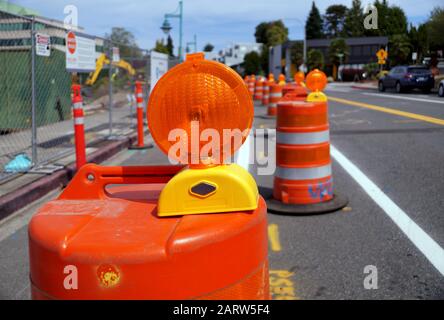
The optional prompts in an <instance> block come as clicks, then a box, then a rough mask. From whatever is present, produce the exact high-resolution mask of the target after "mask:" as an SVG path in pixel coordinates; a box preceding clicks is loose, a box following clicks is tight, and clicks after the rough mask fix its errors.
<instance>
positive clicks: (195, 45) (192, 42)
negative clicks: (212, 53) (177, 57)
mask: <svg viewBox="0 0 444 320" xmlns="http://www.w3.org/2000/svg"><path fill="white" fill-rule="evenodd" d="M190 45H193V46H194V52H197V36H196V35H194V41H190V42H187V45H186V48H187V51H188V49H189V47H188V46H190Z"/></svg>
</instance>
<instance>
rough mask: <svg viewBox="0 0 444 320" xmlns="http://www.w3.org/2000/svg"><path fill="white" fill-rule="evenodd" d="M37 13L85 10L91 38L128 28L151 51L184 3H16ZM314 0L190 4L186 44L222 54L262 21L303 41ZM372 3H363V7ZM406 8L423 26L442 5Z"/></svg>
mask: <svg viewBox="0 0 444 320" xmlns="http://www.w3.org/2000/svg"><path fill="white" fill-rule="evenodd" d="M9 2H11V3H15V4H18V5H22V6H25V7H28V8H32V9H35V10H37V11H39V12H40V14H41V15H43V16H46V17H49V18H53V19H58V20H63V18H64V14H63V9H64V7H65V6H66V5H68V4H73V5H75V6H77V7H78V10H79V24H80V25H81V26H82V27H84V28H85V29H86V31H87V32H88V33H90V34H94V35H99V36H103V35H104V34H105V33H106V32H109V30H110V29H111V27H112V26H119V27H125V28H127V29H128V30H130V31H131V32H133V33H134V35H135V36H136V38H137V42H138V44H139V46H140V47H142V48H145V49H151V48H152V47H153V45H154V42H155V40H156V39H160V38H162V37H164V35H163V32H162V31H161V30H160V26H161V24H162V22H163V15H164V14H165V13H170V12H173V11H174V10H175V9H176V8H177V5H178V0H127V1H122V0H38V1H36V0H10V1H9ZM311 2H312V1H311V0H303V1H302V0H248V1H246V0H184V12H185V14H184V39H185V40H184V42H187V41H192V40H193V35H194V34H196V35H197V42H198V49H199V50H201V49H202V47H203V46H204V44H205V43H207V42H211V43H212V44H214V45H215V46H216V49H221V48H224V47H226V46H227V45H228V44H229V43H230V42H253V41H254V28H255V26H256V25H257V24H258V23H260V22H262V21H268V20H274V19H283V20H284V22H285V24H286V25H287V27H288V28H289V31H290V38H291V39H302V37H303V23H305V20H306V17H307V15H308V12H309V10H310V7H311ZM351 2H352V0H316V4H317V6H318V7H319V9H320V10H321V13H323V12H324V10H325V8H326V7H328V6H329V5H331V4H339V3H342V4H345V5H347V6H350V4H351ZM369 2H372V1H367V0H362V3H363V4H367V3H369ZM389 3H390V4H396V5H399V6H400V7H402V8H403V9H404V11H405V12H406V14H407V17H408V18H409V21H411V22H412V23H414V24H418V23H420V22H422V21H424V20H426V19H427V17H428V15H429V13H430V11H431V10H432V8H433V7H435V6H438V5H441V6H442V0H422V1H421V4H420V5H418V1H417V0H389ZM170 22H171V23H172V25H173V30H172V36H173V40H174V44H175V50H177V46H178V21H177V19H172V20H170Z"/></svg>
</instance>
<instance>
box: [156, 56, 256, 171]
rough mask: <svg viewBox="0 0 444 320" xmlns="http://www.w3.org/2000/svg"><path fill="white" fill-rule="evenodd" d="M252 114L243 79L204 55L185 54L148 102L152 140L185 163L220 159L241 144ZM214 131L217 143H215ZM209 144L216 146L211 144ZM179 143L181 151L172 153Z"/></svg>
mask: <svg viewBox="0 0 444 320" xmlns="http://www.w3.org/2000/svg"><path fill="white" fill-rule="evenodd" d="M253 116H254V108H253V101H252V99H251V97H250V93H249V91H248V89H247V87H246V86H245V84H244V81H243V80H242V78H241V77H240V76H239V75H238V74H237V73H236V72H235V71H234V70H233V69H231V68H229V67H227V66H225V65H224V64H221V63H219V62H215V61H209V60H205V59H204V55H203V53H196V54H190V55H187V58H186V61H185V62H183V63H181V64H179V65H177V66H176V67H174V68H172V69H171V70H170V71H169V72H167V73H166V74H165V75H163V76H162V77H161V78H160V79H159V81H158V82H157V84H156V86H155V87H154V90H153V92H152V93H151V95H150V99H149V102H148V125H149V128H150V131H151V134H152V136H153V139H154V141H155V142H156V143H157V145H158V146H159V147H160V149H161V150H162V151H163V152H164V153H165V154H167V155H168V156H170V157H171V158H173V159H175V160H177V161H179V162H181V163H183V164H195V165H209V164H218V163H222V162H223V160H224V159H226V158H227V157H229V156H231V155H232V154H234V152H235V151H236V150H238V149H239V148H240V147H241V145H242V144H243V143H244V141H245V139H246V138H247V136H248V134H249V131H250V129H251V126H252V122H253ZM215 132H216V133H218V135H219V137H216V140H217V139H218V140H219V141H214V138H215V135H214V133H215ZM239 133H242V134H241V136H240V139H239ZM233 137H235V138H233ZM209 142H211V143H212V144H211V145H212V146H215V147H214V148H209V147H208V145H209ZM178 144H180V145H182V147H184V148H183V149H181V150H180V151H181V152H176V151H174V152H170V150H173V149H171V148H172V147H173V146H174V150H176V149H178ZM184 149H185V150H184ZM203 149H204V150H203ZM208 153H209V154H208ZM202 154H208V155H209V157H205V156H202ZM196 159H198V160H197V161H198V163H196Z"/></svg>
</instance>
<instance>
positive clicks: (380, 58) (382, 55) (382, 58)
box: [376, 49, 388, 64]
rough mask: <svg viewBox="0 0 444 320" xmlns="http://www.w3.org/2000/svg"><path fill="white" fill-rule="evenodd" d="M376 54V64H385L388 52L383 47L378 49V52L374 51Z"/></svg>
mask: <svg viewBox="0 0 444 320" xmlns="http://www.w3.org/2000/svg"><path fill="white" fill-rule="evenodd" d="M376 56H377V57H378V64H386V62H387V58H388V53H387V51H385V50H384V49H379V50H378V52H376Z"/></svg>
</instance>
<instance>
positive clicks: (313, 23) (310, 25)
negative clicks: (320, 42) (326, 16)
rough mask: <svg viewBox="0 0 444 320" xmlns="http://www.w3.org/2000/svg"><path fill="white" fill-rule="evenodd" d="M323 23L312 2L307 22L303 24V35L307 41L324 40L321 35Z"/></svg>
mask: <svg viewBox="0 0 444 320" xmlns="http://www.w3.org/2000/svg"><path fill="white" fill-rule="evenodd" d="M322 25H323V21H322V17H321V13H320V12H319V9H318V7H316V4H315V2H314V1H313V3H312V5H311V10H310V13H309V14H308V18H307V21H306V23H305V34H306V38H307V39H320V38H325V35H324V33H323V31H322V30H323V28H322V27H323V26H322Z"/></svg>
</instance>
